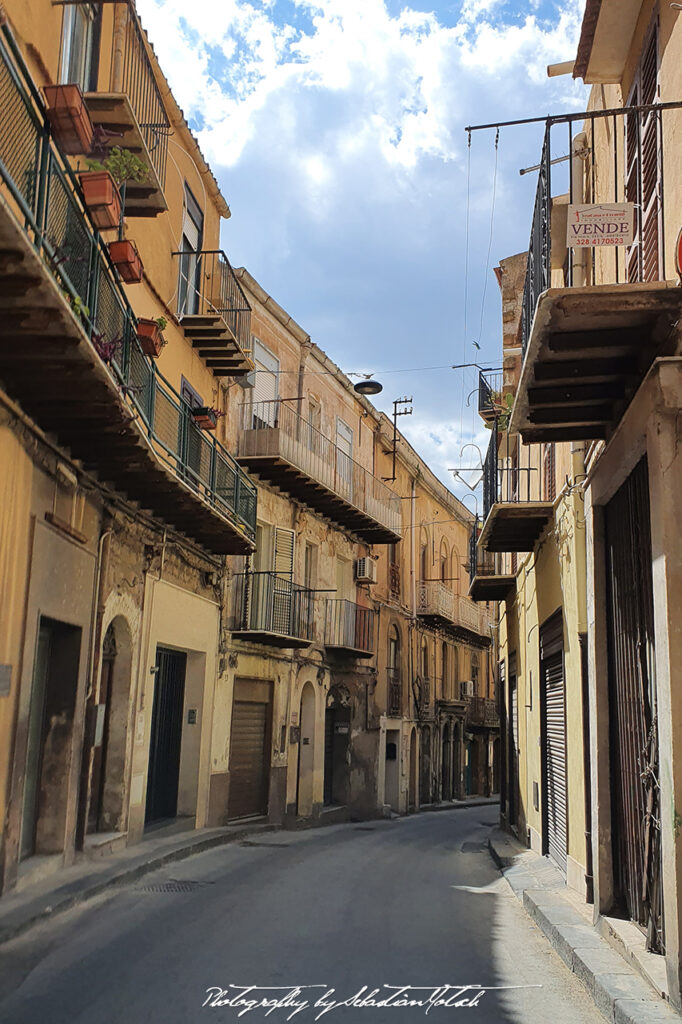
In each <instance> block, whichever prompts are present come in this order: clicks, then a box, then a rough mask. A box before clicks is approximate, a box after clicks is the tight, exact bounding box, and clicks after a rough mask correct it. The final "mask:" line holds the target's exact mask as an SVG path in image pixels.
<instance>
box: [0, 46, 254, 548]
mask: <svg viewBox="0 0 682 1024" xmlns="http://www.w3.org/2000/svg"><path fill="white" fill-rule="evenodd" d="M0 111H1V112H2V114H1V116H0V194H1V193H2V192H5V193H6V195H8V197H9V201H10V205H11V206H12V207H13V208H14V211H15V213H16V214H17V216H18V217H19V218H21V219H22V220H23V222H24V228H25V230H26V233H27V235H28V237H29V238H30V240H31V242H32V244H33V246H34V248H35V250H36V251H37V252H38V253H39V255H40V256H41V258H42V259H43V262H44V264H45V267H46V269H47V271H48V272H49V273H50V274H51V275H52V277H53V279H54V280H55V282H56V283H57V285H58V286H59V288H60V289H61V290H62V292H63V293H64V295H65V296H66V298H67V300H68V301H69V302H70V304H71V307H72V309H73V311H74V314H75V315H76V317H77V318H78V319H79V320H80V322H81V325H82V327H83V331H84V333H85V334H86V336H87V337H88V338H89V339H90V342H91V344H92V346H93V348H94V349H95V351H96V352H97V353H98V355H99V356H100V358H101V359H102V361H103V362H104V363H106V364H107V365H108V367H109V368H110V370H111V372H112V373H113V375H114V378H115V380H116V382H117V384H118V386H119V388H120V391H121V397H122V400H123V401H125V402H126V403H127V404H128V405H130V406H131V407H134V409H135V410H136V411H137V413H138V414H139V415H138V425H139V427H140V429H141V430H142V431H143V432H144V433H145V434H146V436H147V437H148V438H149V440H150V442H152V447H153V450H154V452H155V454H156V455H157V457H158V458H160V459H161V460H162V461H163V462H164V463H165V464H166V465H167V466H168V467H169V468H170V469H171V470H172V471H173V472H174V473H175V475H176V476H177V477H178V479H179V480H181V481H182V482H183V483H184V484H187V485H189V486H191V487H192V488H193V489H194V490H195V491H196V492H197V493H198V494H199V495H200V496H201V498H202V499H203V500H204V501H206V502H207V503H208V504H209V505H211V506H212V507H213V508H214V509H215V510H216V511H217V512H219V513H220V514H222V515H224V516H226V517H227V518H228V519H231V520H232V521H233V522H234V523H235V524H236V525H237V526H239V527H240V529H242V530H243V531H244V532H245V534H246V535H247V536H248V537H249V539H253V538H254V537H255V532H256V493H257V492H256V487H255V485H254V484H253V482H252V481H251V480H250V479H249V477H248V476H247V475H246V473H245V472H244V470H243V469H242V468H241V467H240V466H239V465H238V464H237V463H236V461H235V460H234V458H233V457H232V455H231V454H230V453H229V452H228V451H227V449H226V448H224V447H223V446H222V445H221V444H220V442H219V441H217V440H216V439H215V438H214V437H212V436H210V435H207V433H206V432H205V431H203V430H201V429H200V428H199V427H198V426H197V425H196V424H195V422H194V419H193V416H192V413H191V409H190V407H189V406H188V405H187V403H186V402H185V401H184V400H183V399H182V398H181V397H180V395H179V394H178V392H177V391H176V390H175V389H174V388H173V387H172V386H171V385H170V384H169V382H168V381H167V380H166V379H165V377H164V376H163V375H162V374H161V373H159V371H158V370H157V368H156V365H155V364H154V363H153V361H152V360H151V359H149V358H148V357H147V356H146V355H145V354H144V353H143V351H142V349H141V348H140V345H139V342H138V340H137V331H136V327H137V318H136V316H135V314H134V312H133V310H132V308H131V306H130V304H129V302H128V299H127V297H126V294H125V291H124V290H123V287H122V285H121V283H120V281H119V278H118V274H117V272H116V270H115V268H114V266H113V264H112V263H111V260H110V258H109V253H108V250H107V247H106V245H105V244H104V242H103V241H102V239H101V238H100V235H99V232H98V231H97V230H96V228H94V226H93V225H92V222H91V220H90V218H89V215H88V213H87V210H86V208H85V206H84V205H83V200H82V194H81V190H80V186H79V183H78V180H77V178H76V176H75V175H74V173H73V171H72V169H71V167H70V166H69V164H68V162H67V160H66V159H65V158H64V156H63V155H62V154H61V153H60V151H59V148H58V147H57V145H56V144H55V142H54V139H53V138H52V137H51V133H50V128H49V125H48V123H47V121H46V118H45V112H44V107H43V103H42V100H41V97H40V94H39V92H38V90H37V88H36V86H35V84H34V83H33V81H32V80H31V77H30V75H29V73H28V71H27V69H26V66H25V64H24V61H23V59H22V56H21V53H20V51H19V50H18V48H17V46H16V43H15V41H14V39H13V37H12V35H11V33H10V31H9V29H8V28H7V26H3V28H2V31H1V32H0Z"/></svg>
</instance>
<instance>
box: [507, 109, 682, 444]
mask: <svg viewBox="0 0 682 1024" xmlns="http://www.w3.org/2000/svg"><path fill="white" fill-rule="evenodd" d="M680 131H682V103H679V102H676V103H660V104H654V105H648V106H631V107H627V108H622V109H618V110H611V111H590V112H588V113H582V114H573V115H564V116H561V117H555V118H549V119H548V120H547V123H546V129H545V138H544V145H543V150H542V156H541V160H540V168H539V179H538V187H537V192H536V197H535V208H534V212H533V223H532V229H531V237H530V243H529V251H528V269H527V273H526V281H525V288H524V295H523V316H522V325H521V340H522V348H523V353H524V362H523V369H522V373H521V381H520V385H519V389H518V393H517V397H516V401H515V405H514V410H513V413H512V417H511V422H510V430H511V431H512V432H519V433H520V434H521V436H522V437H523V440H524V441H526V442H538V441H579V440H594V439H599V438H607V437H609V436H610V434H611V433H612V432H613V430H614V429H615V427H616V426H617V424H618V422H619V421H620V419H621V417H622V415H623V412H624V411H625V409H626V408H627V406H628V404H629V402H630V400H631V399H632V397H633V395H634V393H635V391H636V390H637V388H638V386H639V384H640V383H641V381H642V380H643V378H644V376H645V374H646V372H647V370H648V369H649V367H650V366H651V364H652V363H653V362H654V360H655V359H656V358H658V357H659V356H665V355H669V354H671V353H673V352H674V349H675V331H674V329H673V328H674V325H675V324H676V322H677V321H678V320H679V317H680V311H681V309H682V289H680V288H679V287H678V285H677V281H676V279H675V278H676V274H675V271H674V269H673V251H674V242H675V238H676V235H677V232H678V231H679V218H678V217H677V216H676V213H675V206H674V201H675V199H676V193H675V190H674V189H671V190H670V192H669V193H668V194H669V196H670V195H672V197H673V202H670V200H669V201H668V208H666V192H664V190H663V181H664V177H665V175H666V174H668V173H669V174H670V175H671V178H670V180H671V181H674V180H676V179H675V174H676V164H675V161H676V160H677V149H678V147H677V143H676V141H675V140H676V138H677V136H678V135H679V132H680ZM576 133H577V135H576ZM567 143H568V146H569V150H570V147H571V145H572V146H573V153H574V156H573V158H572V159H569V160H566V159H565V157H564V158H563V160H562V157H561V156H560V155H559V154H560V153H561V154H565V153H566V147H567ZM570 204H574V205H578V206H579V205H581V204H591V205H593V206H596V205H597V204H615V205H616V208H617V209H619V210H620V211H621V213H624V216H623V217H622V218H620V220H622V221H624V222H626V221H627V220H628V218H629V216H630V215H632V218H633V235H632V237H633V241H632V244H629V245H620V244H610V243H611V242H613V241H614V239H615V238H616V237H617V236H614V235H613V234H611V235H609V234H605V230H606V229H605V228H604V226H603V225H597V226H592V225H589V224H581V223H579V222H578V220H577V218H578V214H577V213H575V211H572V212H571V218H572V219H571V222H570V224H569V221H568V212H569V206H570ZM573 218H576V219H575V220H574V219H573ZM616 223H617V221H614V224H616ZM571 227H572V228H573V230H574V235H572V236H570V239H571V240H572V241H573V242H574V244H571V245H568V240H569V235H568V232H569V231H570V228H571ZM580 231H584V232H588V231H589V232H591V235H588V234H582V235H578V234H575V232H580ZM622 237H623V238H624V239H626V238H627V237H629V235H628V234H627V233H626V232H624V233H623V235H622ZM578 243H581V244H578Z"/></svg>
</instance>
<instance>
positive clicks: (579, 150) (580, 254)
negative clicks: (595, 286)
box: [569, 132, 589, 288]
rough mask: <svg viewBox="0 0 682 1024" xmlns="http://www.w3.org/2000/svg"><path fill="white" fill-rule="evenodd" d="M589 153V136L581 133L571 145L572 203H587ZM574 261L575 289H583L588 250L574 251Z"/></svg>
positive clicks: (585, 278) (585, 279)
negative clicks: (586, 173) (586, 185)
mask: <svg viewBox="0 0 682 1024" xmlns="http://www.w3.org/2000/svg"><path fill="white" fill-rule="evenodd" d="M588 152H589V148H588V145H587V135H586V134H585V132H579V133H578V134H577V135H576V136H575V137H574V139H573V143H572V145H571V185H572V189H571V192H572V194H571V195H570V196H569V200H570V202H571V203H578V204H579V203H584V202H585V161H586V160H587V154H588ZM572 259H573V264H572V265H573V287H574V288H582V287H584V285H585V283H586V281H587V249H578V250H577V252H576V251H575V250H574V252H573V258H572Z"/></svg>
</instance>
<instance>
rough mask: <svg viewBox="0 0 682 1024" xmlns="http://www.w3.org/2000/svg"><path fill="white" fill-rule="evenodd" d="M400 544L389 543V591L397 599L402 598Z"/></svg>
mask: <svg viewBox="0 0 682 1024" xmlns="http://www.w3.org/2000/svg"><path fill="white" fill-rule="evenodd" d="M398 557H399V556H398V545H397V544H389V545H388V591H389V595H390V597H392V598H393V600H395V601H399V600H400V562H399V561H398Z"/></svg>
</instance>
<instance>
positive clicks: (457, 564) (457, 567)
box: [450, 548, 462, 594]
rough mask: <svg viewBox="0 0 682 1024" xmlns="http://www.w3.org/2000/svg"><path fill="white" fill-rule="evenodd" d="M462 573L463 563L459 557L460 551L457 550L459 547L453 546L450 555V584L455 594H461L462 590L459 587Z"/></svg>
mask: <svg viewBox="0 0 682 1024" xmlns="http://www.w3.org/2000/svg"><path fill="white" fill-rule="evenodd" d="M461 575H462V563H461V560H460V557H459V552H458V551H457V548H453V549H452V554H451V555H450V579H451V581H452V582H451V583H450V586H451V587H452V591H453V593H454V594H459V592H460V589H459V588H460V577H461Z"/></svg>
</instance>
